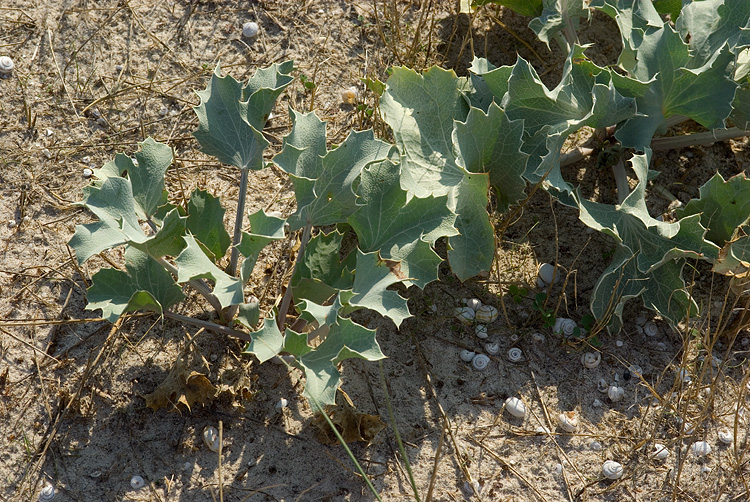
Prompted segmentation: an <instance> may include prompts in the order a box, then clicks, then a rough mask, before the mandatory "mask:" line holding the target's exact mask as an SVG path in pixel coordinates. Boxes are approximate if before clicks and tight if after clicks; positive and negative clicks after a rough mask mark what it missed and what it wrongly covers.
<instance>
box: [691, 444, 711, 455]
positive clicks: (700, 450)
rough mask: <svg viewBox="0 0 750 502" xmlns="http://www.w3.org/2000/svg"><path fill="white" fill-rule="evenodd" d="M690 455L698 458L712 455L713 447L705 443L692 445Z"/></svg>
mask: <svg viewBox="0 0 750 502" xmlns="http://www.w3.org/2000/svg"><path fill="white" fill-rule="evenodd" d="M690 453H692V454H693V455H695V456H696V457H704V456H706V455H708V454H709V453H711V445H710V444H708V443H706V442H705V441H696V442H695V443H693V444H692V445H690Z"/></svg>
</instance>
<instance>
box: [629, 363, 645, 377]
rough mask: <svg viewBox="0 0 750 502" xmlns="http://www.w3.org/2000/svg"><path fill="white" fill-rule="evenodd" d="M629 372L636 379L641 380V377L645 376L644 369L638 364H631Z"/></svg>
mask: <svg viewBox="0 0 750 502" xmlns="http://www.w3.org/2000/svg"><path fill="white" fill-rule="evenodd" d="M628 371H629V372H630V373H632V374H633V376H634V377H636V378H641V375H643V368H641V367H640V366H638V365H637V364H631V365H630V366H628Z"/></svg>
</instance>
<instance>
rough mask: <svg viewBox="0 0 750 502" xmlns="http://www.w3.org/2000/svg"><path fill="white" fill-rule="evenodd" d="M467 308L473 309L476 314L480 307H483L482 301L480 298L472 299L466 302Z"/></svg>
mask: <svg viewBox="0 0 750 502" xmlns="http://www.w3.org/2000/svg"><path fill="white" fill-rule="evenodd" d="M466 306H467V307H469V308H470V309H473V310H474V312H476V311H477V310H479V307H481V306H482V300H480V299H479V298H472V299H470V300H466Z"/></svg>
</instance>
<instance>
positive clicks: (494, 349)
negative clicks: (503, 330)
mask: <svg viewBox="0 0 750 502" xmlns="http://www.w3.org/2000/svg"><path fill="white" fill-rule="evenodd" d="M484 350H485V351H486V352H487V353H488V354H489V355H491V356H496V355H498V354H499V353H500V344H499V343H497V342H490V343H486V344H484Z"/></svg>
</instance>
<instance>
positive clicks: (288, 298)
mask: <svg viewBox="0 0 750 502" xmlns="http://www.w3.org/2000/svg"><path fill="white" fill-rule="evenodd" d="M311 233H312V223H308V224H307V225H305V230H304V231H303V232H302V242H301V243H300V245H299V251H297V258H296V259H295V260H294V269H293V270H292V277H294V272H296V271H297V265H298V264H299V260H300V258H301V257H302V256H304V255H305V246H307V241H309V240H310V234H311ZM290 281H291V279H290ZM291 302H292V285H291V284H288V285H287V287H286V291H285V292H284V298H282V300H281V305H279V317H278V319H277V325H278V327H279V330H280V331H282V332H283V331H284V323H285V322H286V314H287V311H288V310H289V304H291Z"/></svg>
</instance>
